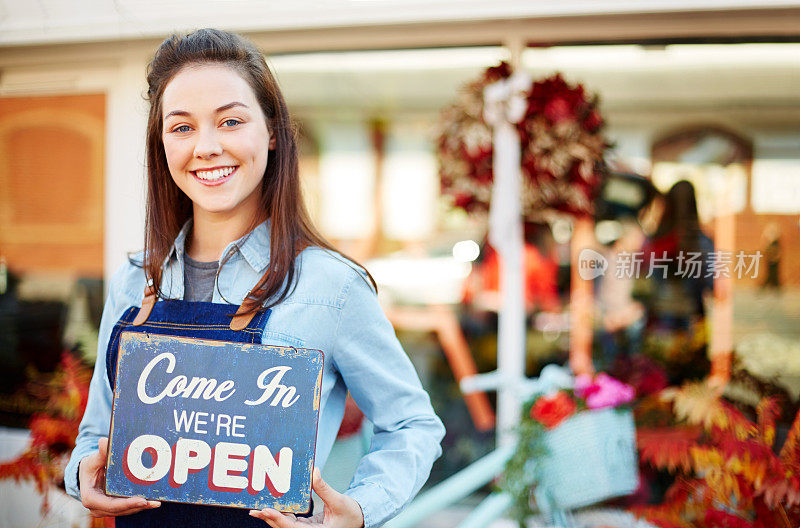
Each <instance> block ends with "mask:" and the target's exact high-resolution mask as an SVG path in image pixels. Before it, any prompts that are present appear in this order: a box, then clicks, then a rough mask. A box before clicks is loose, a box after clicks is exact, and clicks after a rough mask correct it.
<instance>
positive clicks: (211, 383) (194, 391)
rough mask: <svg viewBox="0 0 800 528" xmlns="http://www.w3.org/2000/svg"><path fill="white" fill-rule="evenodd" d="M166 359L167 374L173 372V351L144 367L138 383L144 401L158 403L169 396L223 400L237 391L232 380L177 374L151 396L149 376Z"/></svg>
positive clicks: (138, 390) (138, 389) (137, 388)
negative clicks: (218, 380)
mask: <svg viewBox="0 0 800 528" xmlns="http://www.w3.org/2000/svg"><path fill="white" fill-rule="evenodd" d="M164 359H166V360H167V362H168V364H167V368H166V373H167V374H172V371H173V370H174V369H175V355H174V354H172V353H171V352H163V353H161V354H159V355H157V356H156V357H154V358H153V359H151V360H150V362H149V363H148V364H147V365H146V366H145V367H144V368H143V369H142V373H141V374H139V381H138V382H137V384H136V394H137V396H139V399H140V400H141V401H142V403H146V404H148V405H149V404H153V403H158V402H160V401H161V400H163V399H164V398H165V397H168V398H178V397H180V398H191V399H193V400H197V399H199V398H202V399H204V400H211V399H214V400H216V401H218V402H222V401H225V400H227V399H228V398H230V397H231V396H233V393H235V392H236V389H235V388H234V386H235V384H234V382H233V381H232V380H225V381H223V382H222V383H220V384H219V385H217V380H216V379H214V378H210V379H207V378H201V377H197V376H194V377H193V378H192V379H191V380H189V379H187V377H186V376H184V375H179V376H175V377H174V378H172V379H171V380H170V381H169V382H168V383H167V385H166V386H165V387H164V389H163V390H162V391H161V392H160V393H159V394H158V396H150V395H148V394H147V391H146V390H145V388H146V387H147V378H148V377H149V376H150V373H151V372H152V371H153V369H154V368H155V366H156V365H157V364H158V363H159V362H160V361H162V360H164Z"/></svg>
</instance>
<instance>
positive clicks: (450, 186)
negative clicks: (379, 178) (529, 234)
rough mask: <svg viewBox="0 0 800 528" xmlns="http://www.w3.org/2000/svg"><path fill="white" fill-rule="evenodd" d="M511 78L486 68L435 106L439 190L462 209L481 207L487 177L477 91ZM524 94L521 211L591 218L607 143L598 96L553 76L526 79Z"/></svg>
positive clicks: (488, 150) (487, 130)
mask: <svg viewBox="0 0 800 528" xmlns="http://www.w3.org/2000/svg"><path fill="white" fill-rule="evenodd" d="M510 76H511V68H510V67H509V65H508V64H506V63H501V64H500V65H499V66H497V67H494V68H489V69H487V70H486V72H484V74H483V75H482V76H481V78H480V79H478V80H477V81H474V82H472V83H469V84H467V85H466V86H465V87H464V88H463V89H462V90H461V92H460V93H459V95H458V98H457V100H456V102H455V103H454V104H453V105H451V106H449V107H447V108H445V109H444V110H443V111H442V117H441V120H440V124H439V132H438V133H439V138H438V149H437V154H438V160H439V175H440V179H441V185H442V193H443V194H444V195H445V196H448V197H450V199H451V203H452V205H453V206H454V207H457V208H460V209H463V210H465V211H466V212H468V213H473V212H485V211H488V209H489V202H490V199H491V190H492V183H493V180H494V178H493V173H492V151H493V147H492V129H491V127H490V126H489V125H488V124H487V123H486V122H485V121H484V119H483V90H484V88H486V86H488V85H489V84H491V83H493V82H495V81H497V80H501V79H505V78H508V77H510ZM525 96H526V104H527V110H526V112H525V116H524V117H523V118H522V120H521V121H520V122H519V123H518V124H517V132H518V134H519V138H520V142H521V151H522V159H521V160H520V161H521V170H522V176H523V177H522V197H521V199H522V210H523V215H524V216H525V218H526V219H527V220H531V221H535V220H542V219H544V218H546V216H547V214H548V213H549V212H561V213H568V214H572V215H591V214H592V213H593V212H594V209H593V200H594V198H595V197H596V194H597V192H598V189H599V186H600V183H601V179H602V175H603V154H604V151H605V149H606V148H608V147H609V144H608V142H607V141H606V140H605V139H604V137H603V135H602V133H601V131H602V128H603V126H604V124H605V123H604V120H603V118H602V116H601V115H600V112H599V110H598V105H597V97H596V96H594V95H591V94H588V93H587V92H586V91H585V89H584V88H583V86H581V85H570V84H569V83H567V82H566V81H565V80H564V79H563V78H562V77H561V75H559V74H556V75H553V76H551V77H548V78H546V79H543V80H541V81H538V82H534V83H532V84H531V87H530V89H529V90H528V91H527V92H526V94H525Z"/></svg>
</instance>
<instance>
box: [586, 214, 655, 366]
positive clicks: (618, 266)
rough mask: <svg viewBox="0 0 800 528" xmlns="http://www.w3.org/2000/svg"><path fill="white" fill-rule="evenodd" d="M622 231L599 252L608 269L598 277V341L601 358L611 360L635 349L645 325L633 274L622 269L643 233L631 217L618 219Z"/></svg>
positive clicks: (640, 248) (640, 249)
mask: <svg viewBox="0 0 800 528" xmlns="http://www.w3.org/2000/svg"><path fill="white" fill-rule="evenodd" d="M619 222H620V224H621V227H622V231H621V233H620V236H619V238H617V240H615V241H614V242H613V243H612V244H611V245H610V246H609V247H608V249H606V250H605V251H604V252H603V256H604V257H605V258H606V260H607V261H608V269H607V271H606V273H605V274H603V275H602V276H601V277H599V281H600V282H599V286H598V288H597V303H598V308H599V312H600V313H599V315H600V344H601V346H602V348H603V355H604V358H603V362H604V363H605V365H608V364H611V363H612V362H613V361H614V360H615V358H616V357H617V355H618V354H619V353H620V352H624V353H625V355H631V354H634V353H636V352H638V351H639V349H640V348H641V343H642V332H643V330H644V325H645V309H644V306H643V305H642V303H641V302H639V301H638V300H636V299H634V295H633V293H634V285H635V282H636V277H635V276H634V274H628V273H624V271H623V269H622V268H623V267H624V264H625V262H624V259H625V258H626V256H627V258H630V255H633V254H635V253H639V252H641V251H642V245H643V244H644V242H645V239H646V237H645V234H644V231H643V230H642V228H641V226H640V225H639V224H638V223H637V221H636V220H635V219H634V218H632V217H624V218H622V219H621V220H619Z"/></svg>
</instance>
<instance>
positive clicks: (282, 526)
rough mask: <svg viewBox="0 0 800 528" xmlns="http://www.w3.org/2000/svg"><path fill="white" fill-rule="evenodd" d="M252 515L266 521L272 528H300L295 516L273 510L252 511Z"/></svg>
mask: <svg viewBox="0 0 800 528" xmlns="http://www.w3.org/2000/svg"><path fill="white" fill-rule="evenodd" d="M250 515H252V516H253V517H256V518H258V519H261V520H262V521H265V522H266V523H267V524H268V525H270V526H272V528H296V527H297V526H300V523H298V522H297V520H296V518H295V516H294V515H293V514H290V513H287V514H284V513H281V512H279V511H278V510H273V509H272V508H264V509H263V510H250Z"/></svg>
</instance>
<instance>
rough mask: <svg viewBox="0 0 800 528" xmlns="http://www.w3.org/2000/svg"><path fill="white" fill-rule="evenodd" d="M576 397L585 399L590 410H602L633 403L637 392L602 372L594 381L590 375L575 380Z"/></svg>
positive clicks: (583, 375) (582, 375)
mask: <svg viewBox="0 0 800 528" xmlns="http://www.w3.org/2000/svg"><path fill="white" fill-rule="evenodd" d="M575 395H576V396H578V397H579V398H583V399H585V400H586V406H587V407H588V408H589V409H602V408H604V407H617V406H618V405H622V404H623V403H629V402H631V401H633V398H634V395H635V390H634V389H633V387H631V386H630V385H627V384H625V383H622V382H621V381H618V380H616V379H614V378H612V377H611V376H609V375H608V374H605V373H602V372H601V373H600V374H598V375H597V377H595V378H594V379H592V377H591V376H589V375H588V374H581V375H580V376H578V377H577V378H575Z"/></svg>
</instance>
